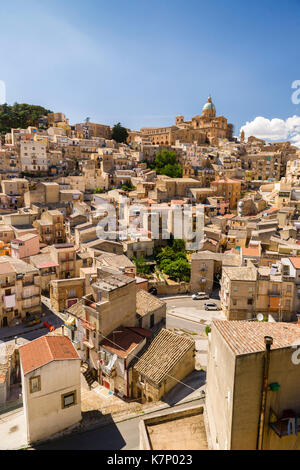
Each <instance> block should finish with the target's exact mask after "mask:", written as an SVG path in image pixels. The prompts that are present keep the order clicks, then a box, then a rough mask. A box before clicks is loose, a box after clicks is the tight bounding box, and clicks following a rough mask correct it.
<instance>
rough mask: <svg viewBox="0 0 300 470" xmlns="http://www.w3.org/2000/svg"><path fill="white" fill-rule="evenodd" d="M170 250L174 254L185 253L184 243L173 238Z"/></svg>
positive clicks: (179, 239)
mask: <svg viewBox="0 0 300 470" xmlns="http://www.w3.org/2000/svg"><path fill="white" fill-rule="evenodd" d="M172 248H173V250H174V251H175V252H183V253H185V241H184V240H182V239H181V238H175V239H174V240H173V244H172Z"/></svg>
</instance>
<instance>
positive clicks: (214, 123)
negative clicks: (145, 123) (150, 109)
mask: <svg viewBox="0 0 300 470" xmlns="http://www.w3.org/2000/svg"><path fill="white" fill-rule="evenodd" d="M232 133H233V126H232V124H228V122H227V119H226V118H225V117H224V116H216V108H215V105H214V104H213V102H212V99H211V97H210V96H209V97H208V100H207V103H206V104H205V105H204V106H203V109H202V113H201V115H197V116H194V117H193V118H192V119H191V121H185V120H184V116H182V115H180V116H176V121H175V125H173V126H169V127H143V128H142V129H141V131H140V136H141V137H142V138H144V139H149V140H150V141H151V143H152V144H153V145H175V143H176V141H180V142H184V143H191V144H193V143H195V142H196V143H197V144H204V143H211V144H217V143H218V140H219V139H232Z"/></svg>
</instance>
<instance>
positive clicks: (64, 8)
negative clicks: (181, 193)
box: [0, 0, 300, 147]
mask: <svg viewBox="0 0 300 470" xmlns="http://www.w3.org/2000/svg"><path fill="white" fill-rule="evenodd" d="M299 38H300V0H286V1H284V2H283V1H281V0H273V1H271V0H259V1H258V0H252V1H251V2H242V1H240V0H228V1H226V2H225V1H224V0H210V1H202V0H200V1H199V0H186V1H183V0H160V1H158V0H152V1H151V2H149V1H145V0H139V1H136V0H128V1H126V2H125V1H124V0H110V1H109V2H108V1H107V0H106V1H103V0H85V1H78V0H51V1H50V0H27V1H26V2H25V1H24V0H14V1H13V2H5V4H4V2H2V5H1V28H0V44H1V65H0V81H3V82H4V83H5V87H6V101H7V102H8V103H9V104H13V103H14V102H19V103H24V102H25V103H31V104H39V105H42V106H45V107H46V108H48V109H51V110H53V111H57V112H64V113H65V114H66V115H67V117H68V118H69V119H70V122H71V123H76V122H83V121H84V120H85V118H86V117H90V120H91V121H92V122H100V123H105V124H109V125H113V124H115V123H116V122H119V121H120V122H121V123H122V124H123V125H124V126H126V127H128V128H131V129H139V128H140V127H143V126H155V125H157V126H160V125H161V126H165V125H171V124H173V123H174V120H175V116H176V115H178V114H182V115H184V117H185V119H187V120H188V119H191V117H192V116H195V115H197V114H201V110H202V107H203V105H204V104H205V102H206V101H207V97H208V95H209V94H211V95H212V99H213V102H214V104H215V106H216V109H217V114H218V115H224V116H225V117H226V118H228V121H229V122H231V123H233V124H234V126H235V135H239V132H240V129H241V128H243V129H244V130H245V133H246V137H247V136H249V135H253V133H255V135H257V137H264V136H265V137H267V138H268V139H277V140H281V139H288V138H291V139H292V140H293V142H294V143H297V144H298V145H299V147H300V118H299V117H298V116H300V70H299V64H300V60H299V59H300V41H299ZM297 80H298V81H299V83H298V84H297V82H296V81H297ZM294 82H295V83H296V84H297V87H296V88H294V89H292V84H293V83H294ZM294 86H295V84H294ZM297 88H299V94H298V95H297V96H296V99H294V103H293V102H292V94H293V93H295V92H297ZM0 91H1V90H0ZM0 96H1V93H0ZM297 98H298V99H297ZM298 101H299V103H298Z"/></svg>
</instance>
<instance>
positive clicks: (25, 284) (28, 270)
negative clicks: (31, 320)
mask: <svg viewBox="0 0 300 470" xmlns="http://www.w3.org/2000/svg"><path fill="white" fill-rule="evenodd" d="M0 282H1V283H0V298H1V302H0V327H5V326H9V325H11V326H13V325H14V324H15V322H21V321H25V320H26V318H28V317H30V316H31V315H32V314H40V313H41V285H40V274H39V271H38V269H37V268H35V267H34V266H31V265H30V264H27V263H25V262H24V261H22V260H19V259H16V258H11V257H10V256H1V257H0Z"/></svg>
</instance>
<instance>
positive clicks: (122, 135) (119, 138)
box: [111, 122, 129, 143]
mask: <svg viewBox="0 0 300 470" xmlns="http://www.w3.org/2000/svg"><path fill="white" fill-rule="evenodd" d="M128 135H129V134H128V132H127V129H126V127H123V126H121V123H120V122H118V124H115V125H114V127H113V130H112V134H111V137H112V139H113V140H115V141H116V142H118V143H121V142H126V140H127V137H128Z"/></svg>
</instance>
